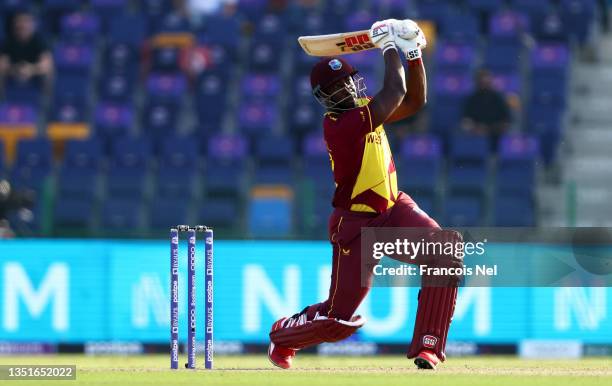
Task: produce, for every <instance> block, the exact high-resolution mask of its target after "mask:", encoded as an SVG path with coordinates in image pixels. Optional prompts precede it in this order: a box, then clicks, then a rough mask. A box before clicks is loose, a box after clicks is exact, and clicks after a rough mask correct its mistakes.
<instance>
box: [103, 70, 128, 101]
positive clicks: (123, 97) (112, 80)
mask: <svg viewBox="0 0 612 386" xmlns="http://www.w3.org/2000/svg"><path fill="white" fill-rule="evenodd" d="M135 80H136V79H134V77H132V76H130V75H129V74H128V73H126V72H121V71H117V70H114V71H113V70H110V71H108V72H107V74H106V75H103V76H101V77H100V80H99V81H98V94H99V96H100V98H101V99H102V100H105V101H109V102H119V103H125V102H129V101H130V100H131V99H132V95H133V93H134V86H135V83H136V82H135Z"/></svg>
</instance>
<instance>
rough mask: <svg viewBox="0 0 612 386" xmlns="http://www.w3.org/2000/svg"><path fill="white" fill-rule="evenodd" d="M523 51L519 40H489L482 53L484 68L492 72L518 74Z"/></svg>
mask: <svg viewBox="0 0 612 386" xmlns="http://www.w3.org/2000/svg"><path fill="white" fill-rule="evenodd" d="M523 50H524V48H523V45H522V43H521V42H520V41H519V40H509V39H505V38H490V39H489V41H488V44H487V47H486V48H485V52H484V66H485V67H486V68H487V69H489V70H491V71H494V72H518V71H519V70H520V68H521V59H522V57H523V55H522V54H523Z"/></svg>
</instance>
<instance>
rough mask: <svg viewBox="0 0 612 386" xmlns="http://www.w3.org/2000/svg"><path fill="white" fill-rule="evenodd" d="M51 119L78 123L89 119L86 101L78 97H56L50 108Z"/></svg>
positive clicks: (49, 115)
mask: <svg viewBox="0 0 612 386" xmlns="http://www.w3.org/2000/svg"><path fill="white" fill-rule="evenodd" d="M48 117H49V120H50V121H52V122H62V123H77V122H85V121H86V120H87V110H86V104H85V101H84V100H82V99H77V98H68V97H64V98H54V100H53V106H52V107H51V109H50V110H49V114H48Z"/></svg>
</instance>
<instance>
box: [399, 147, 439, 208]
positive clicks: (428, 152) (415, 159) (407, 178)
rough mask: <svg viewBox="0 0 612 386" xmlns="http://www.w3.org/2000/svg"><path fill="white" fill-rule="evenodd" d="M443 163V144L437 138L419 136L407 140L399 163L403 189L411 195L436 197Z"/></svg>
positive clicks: (402, 148)
mask: <svg viewBox="0 0 612 386" xmlns="http://www.w3.org/2000/svg"><path fill="white" fill-rule="evenodd" d="M441 161H442V152H441V144H440V140H439V139H438V138H437V137H435V136H431V135H419V136H413V137H408V138H406V139H405V140H404V141H403V142H402V147H401V156H400V162H398V163H397V171H398V173H399V174H400V177H399V179H400V181H401V183H402V188H403V189H406V190H407V191H408V193H409V194H411V195H413V194H416V195H418V196H422V195H434V194H435V191H436V187H437V185H438V182H439V179H440V171H441V163H442V162H441Z"/></svg>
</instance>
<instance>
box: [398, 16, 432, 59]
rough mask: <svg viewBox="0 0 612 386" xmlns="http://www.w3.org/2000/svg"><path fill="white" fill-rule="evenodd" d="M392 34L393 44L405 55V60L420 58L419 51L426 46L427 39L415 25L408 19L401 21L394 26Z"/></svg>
mask: <svg viewBox="0 0 612 386" xmlns="http://www.w3.org/2000/svg"><path fill="white" fill-rule="evenodd" d="M394 32H395V44H396V46H397V48H399V49H400V50H401V51H402V52H403V53H404V55H406V59H408V60H415V59H418V58H420V57H421V49H423V48H425V47H426V46H427V39H426V38H425V34H424V33H423V31H422V30H421V28H419V26H418V25H417V23H415V22H414V21H412V20H410V19H406V20H401V21H399V22H398V23H397V24H396V25H395V28H394Z"/></svg>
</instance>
